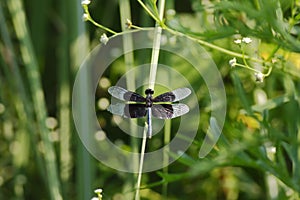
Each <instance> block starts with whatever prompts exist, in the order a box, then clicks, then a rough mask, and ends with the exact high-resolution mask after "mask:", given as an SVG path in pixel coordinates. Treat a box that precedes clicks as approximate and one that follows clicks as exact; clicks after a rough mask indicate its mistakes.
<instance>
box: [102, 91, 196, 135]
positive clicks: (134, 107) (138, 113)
mask: <svg viewBox="0 0 300 200" xmlns="http://www.w3.org/2000/svg"><path fill="white" fill-rule="evenodd" d="M108 92H109V93H110V94H111V95H112V96H113V97H115V98H117V99H120V100H122V101H127V102H137V103H116V104H111V105H110V106H109V107H108V109H107V110H108V111H110V112H111V113H112V114H116V115H120V116H122V117H125V118H141V117H145V116H146V115H147V124H148V137H149V139H150V138H151V137H152V119H151V117H152V115H153V117H156V118H159V119H171V118H175V117H179V116H181V115H184V114H186V113H188V112H189V107H188V106H187V105H185V104H182V103H177V104H167V103H164V104H163V103H159V102H176V101H180V100H182V99H184V98H186V97H187V96H189V95H190V94H191V90H190V89H188V88H178V89H175V90H173V91H171V92H166V93H163V94H161V95H158V96H156V97H154V98H153V97H152V95H153V94H154V91H153V90H152V89H146V90H145V94H146V97H143V96H142V95H140V94H138V93H135V92H131V91H128V90H126V89H124V88H121V87H119V86H112V87H110V88H108ZM156 103H159V104H156Z"/></svg>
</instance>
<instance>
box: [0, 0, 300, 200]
mask: <svg viewBox="0 0 300 200" xmlns="http://www.w3.org/2000/svg"><path fill="white" fill-rule="evenodd" d="M121 1H123V0H121ZM124 1H125V0H124ZM167 1H168V2H166V3H167V4H166V8H165V11H166V12H165V13H166V14H165V18H164V20H160V19H159V8H158V7H157V4H159V2H160V1H157V0H146V1H141V0H138V1H130V6H131V9H129V10H131V13H130V12H129V11H128V9H127V11H126V9H124V10H123V11H124V12H125V13H124V12H123V13H122V12H120V14H118V13H119V10H118V9H119V8H118V6H119V3H118V2H117V1H104V0H102V1H101V0H98V1H96V0H93V1H92V2H91V4H89V5H85V6H84V9H83V8H81V5H79V3H78V2H75V1H68V0H67V1H60V2H59V3H53V2H52V1H48V0H44V1H28V0H24V1H23V2H22V1H21V0H7V1H1V2H0V24H1V27H0V38H1V39H0V52H1V56H0V155H1V159H0V199H91V198H92V196H94V195H93V191H94V189H96V188H101V189H103V191H101V192H100V193H98V196H101V198H102V199H103V200H105V199H118V198H119V199H131V198H132V197H133V195H132V193H133V192H134V191H135V183H136V176H135V175H131V174H126V173H123V172H118V171H116V170H114V169H110V168H108V167H106V166H104V165H103V164H101V163H99V162H96V161H95V160H94V159H93V158H92V157H91V155H90V154H89V153H88V152H87V151H86V150H85V148H84V146H83V145H82V143H81V141H80V140H79V139H78V136H77V134H76V131H75V128H74V125H73V120H72V117H71V95H72V87H73V83H74V77H75V74H76V72H77V70H78V68H79V66H80V64H81V63H82V62H83V59H84V58H85V56H86V55H87V54H88V52H90V51H91V49H92V47H94V46H96V45H97V44H98V43H99V38H100V36H101V35H102V34H103V33H106V34H107V35H108V36H113V35H117V34H121V33H122V32H123V31H127V30H124V29H122V27H121V25H120V24H121V23H120V21H121V20H120V17H121V18H122V16H126V18H127V17H130V16H131V23H132V24H131V26H128V24H127V26H128V27H129V28H133V29H144V27H147V26H153V22H156V23H157V24H159V25H160V26H161V27H162V28H163V29H164V31H166V32H168V33H169V34H173V35H174V36H176V35H177V36H185V37H187V38H189V39H190V40H193V41H196V42H198V43H199V44H200V45H202V46H203V47H204V48H205V49H206V50H207V51H209V53H210V55H211V57H212V58H213V59H214V62H215V63H216V64H217V66H218V69H219V71H220V73H221V74H222V78H223V81H224V85H225V89H226V95H227V115H226V121H225V126H224V128H223V130H222V135H221V137H220V139H219V141H218V143H217V145H216V146H215V147H214V149H213V150H212V151H211V152H210V153H209V155H208V156H207V157H205V158H202V159H200V158H199V157H198V152H199V149H200V147H201V145H202V142H203V140H204V137H205V134H206V131H207V127H208V121H209V118H210V109H211V108H210V97H209V93H208V91H207V88H206V86H205V84H204V82H203V80H202V78H201V77H196V76H195V75H194V74H195V72H194V71H193V70H191V69H190V66H189V64H188V63H186V62H183V61H182V60H180V59H178V58H174V57H172V55H168V53H165V52H161V54H160V60H159V62H161V63H164V64H166V65H169V66H174V69H176V70H177V71H179V72H180V73H181V74H183V75H184V77H186V78H187V79H188V81H189V82H190V83H191V85H192V87H193V89H194V91H195V93H196V94H197V97H198V101H199V102H198V103H199V106H200V112H201V118H200V122H199V129H198V134H197V136H196V138H195V140H194V141H193V143H192V145H191V146H190V147H189V149H188V150H187V151H186V152H184V153H183V154H182V156H181V158H180V159H178V160H177V161H176V162H174V163H173V164H171V165H170V166H168V168H166V169H163V170H161V171H157V172H150V173H147V174H143V177H142V188H141V193H140V195H141V198H142V199H166V198H168V199H230V200H234V199H300V195H299V194H300V148H299V145H300V115H299V113H300V54H299V52H300V34H299V33H300V28H299V24H300V1H299V0H288V1H285V0H251V1H241V0H231V1H199V0H191V1H172V0H167ZM120 5H121V4H120ZM186 5H188V6H186ZM125 6H128V5H125ZM181 7H190V8H191V9H190V10H188V11H187V12H176V11H177V10H180V9H179V8H181ZM122 9H123V7H122ZM174 11H175V12H174ZM84 12H85V13H86V14H87V12H88V14H89V15H88V17H87V16H86V17H87V18H86V17H85V20H88V21H89V22H92V23H93V25H90V24H88V23H87V22H84V21H83V20H82V16H83V13H84ZM126 12H127V13H126ZM122 21H123V22H124V21H126V20H124V19H122ZM97 26H98V27H100V28H97ZM122 26H123V25H122ZM123 28H124V26H123ZM245 37H250V38H251V39H252V42H251V43H250V44H246V43H243V42H241V43H235V42H234V41H236V40H237V39H241V40H242V38H245ZM149 55H150V53H149V52H136V53H135V55H134V56H135V57H134V58H135V60H134V61H132V60H130V59H131V58H130V56H128V57H127V58H125V62H124V61H123V59H119V60H117V61H115V62H114V63H113V64H112V65H111V68H110V70H109V71H108V72H106V73H105V76H106V77H107V79H106V81H108V84H114V83H115V82H116V81H117V80H118V78H119V77H120V76H122V74H124V73H125V72H126V71H128V70H129V69H130V68H126V67H128V66H126V67H125V65H126V64H128V63H137V64H140V63H143V62H144V61H145V59H146V58H148V57H149ZM233 58H236V63H235V65H232V66H230V65H229V63H228V62H229V60H231V59H233ZM148 60H150V58H149V59H148ZM148 60H147V62H148ZM201 62H202V61H201V58H200V56H199V63H201ZM258 72H261V73H262V75H263V76H262V80H261V82H256V81H255V78H256V79H258V77H257V73H258ZM255 74H256V75H255ZM212 78H214V77H212ZM100 81H101V80H100ZM104 81H105V80H104ZM129 84H130V83H129ZM107 87H108V86H103V85H102V86H101V84H100V86H99V88H98V90H97V92H96V95H95V98H96V101H97V102H99V101H100V100H101V99H102V98H108V94H107ZM162 89H163V88H162ZM85 92H86V91H82V94H83V95H82V97H81V99H80V101H81V102H82V104H83V107H82V108H84V104H87V102H88V101H87V100H86V99H85V97H86V96H85V95H84V94H85ZM83 113H84V112H83ZM99 113H100V115H99V118H98V119H99V123H100V124H101V125H102V126H103V127H104V129H105V130H106V134H107V135H108V137H109V138H110V139H111V140H112V141H113V142H114V143H115V144H116V145H118V146H119V147H120V148H123V149H127V150H128V151H136V150H139V149H140V146H139V145H140V141H137V140H134V139H129V138H128V136H126V135H125V134H123V133H122V132H120V130H119V129H118V128H117V127H116V126H115V124H114V123H113V122H112V119H111V116H110V115H109V114H108V113H107V111H105V110H103V109H101V107H100V108H99V109H98V110H97V114H99ZM82 118H83V119H84V118H85V115H84V114H83V115H82ZM85 120H87V121H88V119H85ZM191 121H192V120H191ZM56 123H57V125H55V124H56ZM176 123H177V121H176V120H174V121H173V122H172V127H169V128H168V130H166V131H165V132H166V133H170V131H171V130H173V129H175V128H176V127H177V126H178V124H176ZM174 134H175V133H173V132H172V131H171V133H170V135H171V136H173V135H174ZM155 137H156V136H154V137H153V138H152V139H151V141H149V142H148V147H147V148H148V150H155V149H157V148H159V147H161V146H163V143H164V141H163V138H162V137H161V136H157V137H156V138H155ZM165 142H166V141H165ZM169 156H170V157H172V156H174V155H169ZM99 191H100V190H99Z"/></svg>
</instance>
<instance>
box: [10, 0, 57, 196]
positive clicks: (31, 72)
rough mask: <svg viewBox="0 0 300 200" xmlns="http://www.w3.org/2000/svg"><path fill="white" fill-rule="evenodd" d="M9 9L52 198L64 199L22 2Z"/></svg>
mask: <svg viewBox="0 0 300 200" xmlns="http://www.w3.org/2000/svg"><path fill="white" fill-rule="evenodd" d="M8 9H9V12H10V14H11V16H12V21H13V26H14V29H15V32H16V35H17V38H18V40H19V41H20V52H21V57H22V60H23V62H24V65H25V68H26V72H27V76H28V81H29V85H30V91H31V93H32V101H33V105H34V110H35V114H36V118H37V121H38V128H39V132H40V134H41V138H42V142H43V145H44V148H45V154H44V157H45V163H46V171H47V175H48V177H47V178H48V181H49V190H50V196H51V199H55V200H59V199H62V196H61V192H60V183H59V178H58V172H57V163H56V161H57V160H56V155H55V152H54V147H53V144H52V143H51V141H50V140H49V130H48V129H47V127H46V125H45V120H46V117H47V109H46V105H45V98H44V94H43V90H42V86H41V78H40V75H39V70H38V64H37V60H36V58H35V54H34V51H33V46H32V41H31V38H30V35H29V33H28V30H27V23H26V16H25V13H24V9H23V5H22V2H21V1H20V0H8Z"/></svg>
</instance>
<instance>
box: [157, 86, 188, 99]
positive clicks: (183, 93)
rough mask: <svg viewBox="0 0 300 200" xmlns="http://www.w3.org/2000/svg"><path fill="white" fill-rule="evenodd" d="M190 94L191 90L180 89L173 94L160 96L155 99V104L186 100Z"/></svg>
mask: <svg viewBox="0 0 300 200" xmlns="http://www.w3.org/2000/svg"><path fill="white" fill-rule="evenodd" d="M190 94H191V90H190V89H189V88H178V89H176V90H173V91H171V92H166V93H163V94H161V95H158V96H157V97H155V98H154V99H153V102H175V101H179V100H181V99H184V98H186V97H187V96H189V95H190Z"/></svg>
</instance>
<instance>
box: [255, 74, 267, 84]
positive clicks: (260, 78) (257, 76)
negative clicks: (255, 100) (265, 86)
mask: <svg viewBox="0 0 300 200" xmlns="http://www.w3.org/2000/svg"><path fill="white" fill-rule="evenodd" d="M254 76H255V81H257V82H260V83H262V82H264V78H265V75H264V74H263V73H261V72H259V73H255V74H254Z"/></svg>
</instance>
